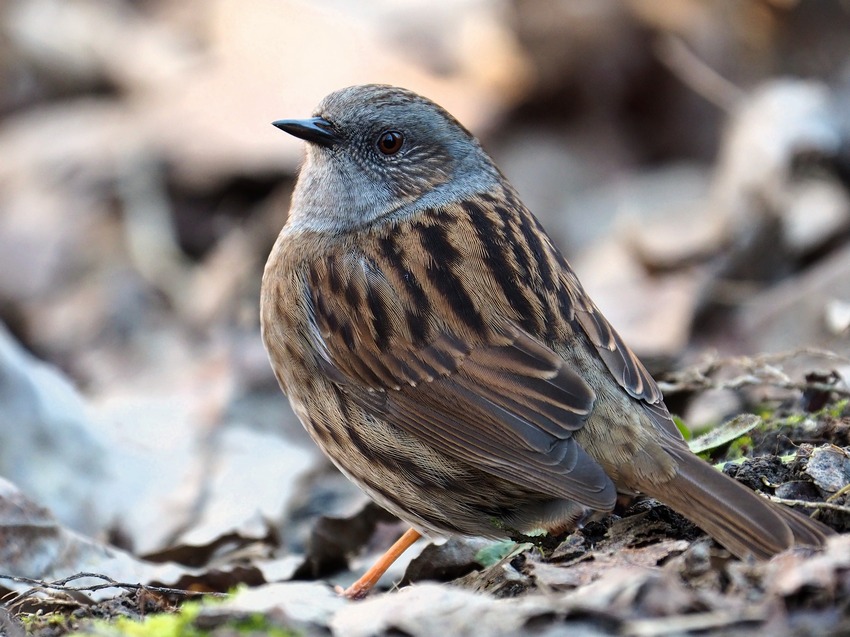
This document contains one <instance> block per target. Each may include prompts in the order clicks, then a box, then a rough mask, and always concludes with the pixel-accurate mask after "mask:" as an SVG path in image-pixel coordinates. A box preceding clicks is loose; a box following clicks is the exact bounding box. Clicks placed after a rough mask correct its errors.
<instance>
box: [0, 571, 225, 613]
mask: <svg viewBox="0 0 850 637" xmlns="http://www.w3.org/2000/svg"><path fill="white" fill-rule="evenodd" d="M86 577H92V578H95V579H99V580H103V581H104V582H105V583H104V584H89V585H87V586H69V583H70V582H74V581H76V580H80V579H83V578H86ZM2 580H10V581H13V582H18V583H20V584H29V585H30V586H32V588H30V589H27V590H25V591H23V592H22V593H18V594H17V595H15V596H14V597H12V598H11V600H9V601H8V602H7V605H8V607H10V608H11V607H13V606H16V605H18V604H20V603H21V602H22V601H24V600H25V599H27V598H28V597H30V596H31V595H33V594H35V593H39V592H51V591H56V592H60V593H85V592H89V593H91V592H95V591H99V590H104V589H107V588H121V589H124V590H128V591H150V592H154V593H161V594H164V595H180V596H182V597H227V593H213V592H209V593H205V592H200V591H187V590H183V589H181V588H169V587H167V586H150V585H147V584H131V583H129V582H118V581H116V580H114V579H112V578H111V577H108V576H106V575H102V574H100V573H75V574H74V575H69V576H68V577H64V578H62V579H58V580H53V581H45V580H37V579H31V578H29V577H20V576H16V575H4V574H3V573H0V581H2Z"/></svg>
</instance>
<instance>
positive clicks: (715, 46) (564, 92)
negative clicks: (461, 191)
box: [0, 0, 850, 561]
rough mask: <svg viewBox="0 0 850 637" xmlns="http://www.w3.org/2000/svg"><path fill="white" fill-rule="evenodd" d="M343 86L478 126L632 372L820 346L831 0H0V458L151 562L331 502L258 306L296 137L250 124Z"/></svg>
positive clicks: (844, 163) (832, 102)
mask: <svg viewBox="0 0 850 637" xmlns="http://www.w3.org/2000/svg"><path fill="white" fill-rule="evenodd" d="M366 82H380V83H390V84H397V85H401V86H405V87H407V88H410V89H413V90H415V91H417V92H419V93H422V94H424V95H426V96H428V97H430V98H432V99H433V100H434V101H436V102H438V103H440V104H441V105H443V106H444V107H446V108H447V109H448V110H449V111H451V112H452V113H453V114H455V115H456V116H457V117H458V118H459V119H460V120H461V121H462V122H463V123H465V124H466V125H467V126H468V127H469V128H470V129H471V130H472V131H473V132H474V133H475V134H476V135H478V136H479V137H480V138H481V140H482V143H483V144H484V146H485V148H486V149H487V150H488V151H489V152H490V153H491V154H492V156H493V157H494V159H495V160H496V163H497V164H498V165H499V166H500V167H501V168H502V170H503V171H504V172H505V173H506V175H507V176H508V178H509V179H510V180H511V181H512V182H513V184H514V185H515V186H516V188H517V189H518V190H519V192H520V194H521V196H522V197H523V199H524V201H525V202H526V203H527V204H528V206H529V207H530V208H531V209H532V210H533V211H534V213H535V214H536V215H537V216H538V217H539V218H540V219H541V220H542V221H543V224H544V225H545V226H546V227H547V228H548V229H549V231H550V233H551V234H552V236H553V238H554V239H555V241H556V243H557V244H558V245H559V246H560V247H561V248H562V250H563V251H564V253H565V255H566V256H567V258H568V259H569V260H570V262H571V263H572V264H573V266H574V268H575V269H576V271H577V272H578V274H579V277H580V278H581V279H582V281H583V282H584V284H585V287H586V288H587V290H588V291H589V293H590V294H591V296H592V297H593V298H594V299H595V301H596V302H597V304H598V305H599V306H600V307H601V309H602V310H603V312H604V313H605V314H606V315H607V317H608V318H609V320H610V321H611V322H612V323H613V324H614V325H615V327H616V328H617V329H618V330H619V331H620V332H621V334H622V336H623V337H624V339H625V340H626V342H627V343H629V344H630V345H631V346H632V347H633V348H634V349H635V350H636V351H637V352H638V353H639V354H640V355H641V356H642V357H644V358H645V359H646V361H647V362H648V363H649V366H650V367H651V369H652V370H653V371H654V372H656V373H657V374H659V375H661V376H662V377H663V375H664V374H665V373H667V372H669V371H671V370H675V369H681V368H683V367H684V366H686V365H688V364H691V363H693V362H695V361H699V360H702V359H704V357H705V356H707V355H708V356H711V355H718V356H719V355H723V356H728V355H744V354H761V353H765V352H767V353H770V352H784V351H788V350H798V349H800V348H811V347H818V348H826V349H830V350H833V351H836V352H839V353H842V354H844V355H847V354H850V336H848V324H850V198H848V188H850V136H849V135H850V4H848V3H847V2H800V1H794V0H725V1H724V0H720V1H716V0H711V1H710V0H670V1H668V2H655V1H653V0H622V1H614V0H569V1H567V0H563V1H560V2H559V1H556V0H456V1H452V2H442V3H437V2H433V1H426V0H404V1H390V0H369V1H363V2H356V3H355V2H346V1H345V0H315V1H307V0H303V1H299V0H251V1H246V0H179V1H177V0H135V1H133V0H123V1H122V0H0V475H2V476H4V477H5V478H7V479H8V480H10V481H11V482H12V483H14V484H15V485H17V487H19V488H20V489H21V491H22V492H23V493H24V494H26V495H27V496H29V497H31V498H33V499H34V500H35V501H36V502H38V503H40V504H42V505H44V506H45V507H47V508H48V509H49V510H50V511H52V512H53V514H55V515H56V516H57V518H58V520H59V521H61V523H62V524H64V525H67V526H69V527H71V528H73V529H76V530H78V531H81V532H84V533H86V534H88V535H91V536H94V537H97V538H99V539H100V540H103V541H110V542H112V543H113V544H116V545H118V546H121V547H124V548H126V549H128V550H130V551H132V552H134V553H135V554H137V555H143V556H147V557H149V558H151V559H154V558H156V559H165V558H168V559H178V560H179V559H184V561H186V559H188V558H186V557H185V556H186V553H185V552H183V553H181V550H183V549H185V547H205V549H204V551H205V552H203V558H197V557H194V558H191V559H195V560H196V561H203V560H205V559H207V558H208V557H209V556H210V555H211V554H212V553H213V552H214V551H216V550H220V547H221V546H222V543H223V542H224V540H223V539H222V538H228V540H227V541H228V542H236V541H235V540H233V538H241V539H240V541H239V542H236V544H239V543H240V542H242V541H244V540H245V538H247V539H249V540H252V541H260V540H264V539H265V538H268V537H271V536H274V537H275V538H276V539H275V542H277V544H278V545H282V546H285V547H286V546H288V547H290V549H291V550H293V551H297V550H298V548H299V547H300V546H301V545H302V544H301V543H302V542H303V539H304V537H305V533H306V532H305V531H304V530H303V529H302V528H301V527H299V526H298V525H299V524H300V522H299V520H304V519H311V518H310V516H315V514H316V513H317V512H327V511H332V512H333V511H337V512H340V511H346V510H349V509H350V508H351V505H350V502H351V500H352V499H356V498H358V497H359V496H357V495H356V493H355V492H353V491H347V490H346V489H348V487H346V486H345V483H344V482H339V481H338V480H337V478H336V477H335V474H334V473H333V472H332V471H331V470H329V469H328V467H327V465H326V463H325V462H324V461H323V460H321V459H320V458H319V457H318V456H317V455H316V454H317V452H315V450H314V449H313V447H312V446H311V444H310V443H309V441H308V440H307V439H306V435H305V434H304V433H303V432H302V431H301V428H300V426H299V425H298V423H297V422H295V420H294V418H293V416H292V414H291V412H290V410H289V407H288V405H287V403H286V401H285V399H284V398H283V396H282V395H281V394H280V392H279V390H278V388H277V385H276V383H275V380H274V377H273V376H272V373H271V370H270V368H269V365H268V362H267V360H266V355H265V352H264V350H263V347H262V344H261V342H260V337H259V322H258V296H259V286H260V277H261V273H262V268H263V265H264V263H265V259H266V256H267V254H268V252H269V250H270V248H271V246H272V244H273V242H274V240H275V237H276V236H277V233H278V232H279V230H280V228H281V226H282V225H283V223H284V222H285V220H286V213H287V207H288V202H289V197H290V193H291V190H292V187H293V184H294V180H295V176H296V170H297V166H298V163H299V160H300V157H301V155H302V152H303V148H302V145H301V143H299V142H298V141H297V140H295V139H293V138H290V137H288V136H286V135H283V134H281V133H280V131H278V130H276V129H274V128H273V127H272V126H271V124H270V123H271V121H273V120H275V119H279V118H284V117H287V118H288V117H306V116H309V115H310V114H311V112H312V109H313V108H314V106H315V105H316V104H317V103H318V101H319V100H320V99H321V98H322V97H323V96H324V95H325V94H327V93H329V92H331V91H333V90H335V89H337V88H341V87H343V86H347V85H351V84H358V83H366ZM842 365H844V366H845V367H842ZM827 367H829V368H830V369H832V368H836V369H838V370H839V373H844V374H847V371H846V363H841V364H838V363H835V362H831V363H829V365H827ZM842 370H843V371H842ZM675 408H676V411H679V412H680V413H682V414H683V415H684V416H685V418H686V421H687V422H688V424H689V425H694V426H700V425H704V424H710V423H713V422H717V421H719V420H721V419H722V418H724V417H726V416H727V415H729V414H730V413H734V411H735V409H737V408H740V404H739V403H736V402H735V400H734V397H733V399H731V400H730V399H729V396H726V397H725V398H724V397H723V396H717V395H716V396H714V397H713V398H712V399H711V400H707V401H706V400H702V401H697V400H695V401H690V402H682V401H680V402H677V403H676V405H675ZM7 488H8V489H11V487H10V486H9V487H7ZM0 491H2V490H0ZM4 493H5V495H4V496H3V497H6V496H8V493H11V491H5V492H4ZM340 493H343V494H344V495H339V494H340ZM357 502H360V500H357ZM0 510H2V507H0ZM0 524H2V520H0ZM181 547H182V548H181ZM211 547H212V548H211ZM216 547H218V548H216ZM195 555H196V556H197V554H195ZM181 556H182V557H181ZM191 559H189V561H191Z"/></svg>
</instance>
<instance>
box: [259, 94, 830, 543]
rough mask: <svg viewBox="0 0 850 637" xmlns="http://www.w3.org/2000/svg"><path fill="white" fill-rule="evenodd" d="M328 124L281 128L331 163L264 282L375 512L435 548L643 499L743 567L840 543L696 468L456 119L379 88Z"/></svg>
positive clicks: (653, 394) (270, 316) (278, 360)
mask: <svg viewBox="0 0 850 637" xmlns="http://www.w3.org/2000/svg"><path fill="white" fill-rule="evenodd" d="M315 115H316V118H314V119H312V120H305V121H282V122H276V125H278V126H279V127H280V128H282V129H284V130H286V131H288V132H291V133H293V134H295V135H296V136H299V137H302V138H304V139H307V141H309V142H311V143H310V144H308V156H307V162H306V164H305V166H304V168H303V169H302V172H301V175H300V177H299V182H298V186H297V187H296V192H295V194H294V196H293V204H292V209H291V211H290V218H289V220H288V222H287V225H286V226H285V228H284V230H283V231H282V233H281V235H280V237H279V239H278V241H277V243H276V244H275V247H274V249H273V251H272V253H271V256H270V257H269V261H268V264H267V266H266V271H265V275H264V277H263V291H262V311H261V317H262V326H263V338H264V341H265V344H266V347H267V349H268V352H269V356H270V359H271V362H272V366H273V367H274V370H275V373H276V375H277V378H278V380H279V382H280V384H281V387H282V388H283V390H284V392H285V393H286V394H287V395H288V396H289V399H290V401H291V403H292V405H293V408H294V409H295V411H296V413H297V414H298V417H299V418H300V419H301V421H302V423H303V424H304V426H305V427H306V428H307V430H308V431H309V432H310V434H311V436H312V437H313V439H314V440H315V441H316V443H317V444H318V445H319V446H320V447H321V448H322V449H323V450H324V451H325V453H327V454H328V456H329V457H330V458H331V459H332V460H333V461H334V463H335V464H336V465H337V466H338V467H339V468H340V469H341V470H342V471H343V472H344V473H345V474H346V475H348V477H349V478H351V479H352V480H353V481H354V482H356V483H357V484H358V485H360V486H361V487H362V488H363V489H365V490H366V491H367V492H368V493H369V494H370V495H371V496H372V497H373V498H374V499H375V500H377V501H378V502H379V503H380V504H382V505H383V506H385V507H386V508H388V509H389V510H390V511H392V512H393V513H395V514H396V515H398V516H399V517H401V518H402V519H404V520H406V521H408V522H409V523H410V524H412V525H413V526H414V527H416V528H417V529H419V530H421V531H423V532H435V533H437V534H453V533H457V534H465V535H480V536H490V537H504V536H508V535H511V534H512V533H514V532H527V531H530V530H532V529H535V528H540V527H544V528H547V529H549V530H553V531H554V530H558V531H560V530H564V529H567V528H570V527H573V526H575V525H576V524H577V523H580V522H581V520H582V519H583V518H584V517H585V516H586V515H587V514H588V513H589V512H592V511H608V510H610V509H611V508H612V507H613V505H614V501H615V497H616V492H617V490H620V491H629V492H641V493H645V494H648V495H650V496H653V497H655V498H657V499H659V500H661V501H662V502H665V503H667V504H669V505H670V506H672V507H673V508H674V509H676V510H677V511H679V512H680V513H682V514H683V515H685V516H686V517H688V518H690V519H692V520H693V521H694V522H696V523H697V524H699V525H700V526H701V527H702V528H703V529H705V530H706V531H707V532H709V533H710V534H711V535H712V536H713V537H715V538H716V539H717V540H718V541H719V542H720V543H721V544H723V545H724V546H725V547H726V548H728V549H729V550H730V551H732V552H733V553H734V554H736V555H738V556H745V555H754V556H756V557H759V558H765V557H769V556H771V555H773V554H775V553H777V552H779V551H782V550H784V549H786V548H788V547H790V546H793V545H795V544H804V545H809V546H815V547H817V546H821V545H822V544H823V542H824V538H825V535H826V534H827V533H828V532H829V530H828V529H827V528H826V527H824V526H822V525H821V524H819V523H817V522H815V521H812V520H810V519H809V518H806V517H804V516H802V515H799V514H797V513H795V512H794V511H791V510H790V509H787V508H783V507H780V506H777V505H774V504H772V503H770V502H768V501H767V500H765V499H763V498H760V497H759V496H757V495H755V494H754V493H752V492H751V491H749V490H748V489H746V488H745V487H743V486H741V485H740V484H738V483H737V482H735V481H734V480H732V479H730V478H728V477H726V476H724V475H722V474H721V473H719V472H717V471H716V470H715V469H713V468H712V467H711V466H709V465H707V464H706V463H704V462H703V461H701V460H699V459H698V458H696V457H695V456H694V455H692V454H691V453H690V451H689V450H688V448H687V446H686V444H685V443H684V441H683V440H682V437H681V435H680V433H679V432H678V430H677V429H676V427H675V425H674V424H673V421H672V420H671V418H670V415H669V413H668V412H667V409H666V407H665V406H664V403H663V401H662V397H661V393H660V392H659V390H658V387H657V385H656V384H655V382H654V381H653V379H652V378H651V377H650V375H649V374H648V373H647V371H646V370H645V368H644V367H643V365H642V364H641V363H640V361H639V360H638V359H637V358H636V357H635V356H634V354H633V353H632V352H631V351H630V350H629V349H628V348H627V347H626V345H625V344H624V343H623V342H622V341H621V340H620V338H619V336H618V335H617V333H616V332H615V331H614V330H613V329H612V328H611V326H610V325H609V324H608V322H607V321H606V320H605V318H604V317H603V316H602V315H601V314H600V313H599V311H598V310H597V308H596V307H595V306H594V305H593V302H592V301H591V300H590V299H589V298H588V296H587V295H586V294H585V292H584V290H583V289H582V287H581V284H580V283H579V281H578V279H577V278H576V276H575V274H574V273H573V271H572V270H571V269H570V267H569V265H568V264H567V262H566V261H565V260H564V258H563V257H562V256H561V254H560V252H559V251H558V249H557V248H556V247H555V246H554V245H553V243H552V241H551V240H550V239H549V237H548V236H547V234H546V232H545V231H544V229H543V228H542V226H541V225H540V224H539V223H538V221H537V220H536V219H535V218H534V217H533V216H532V214H531V213H530V212H529V211H528V210H527V209H526V208H525V206H524V205H523V204H522V202H521V201H520V200H519V198H518V197H517V194H516V193H515V192H514V190H513V189H512V187H511V186H510V185H509V184H508V182H507V181H506V180H505V179H504V177H503V176H502V175H501V173H499V171H498V169H497V168H495V166H494V165H493V164H492V161H491V160H490V159H489V157H487V155H486V154H485V153H484V151H483V150H482V149H481V148H480V146H479V145H478V143H477V141H476V140H475V139H474V138H473V137H472V136H471V135H470V134H469V133H468V132H467V131H466V130H465V129H464V128H463V127H462V126H461V125H460V124H458V123H457V122H456V121H455V120H454V119H453V118H452V117H451V116H450V115H449V114H448V113H446V112H445V111H443V110H442V109H441V108H439V107H438V106H436V105H434V104H433V103H431V102H429V101H428V100H426V99H424V98H422V97H419V96H417V95H415V94H413V93H410V92H409V91H405V90H402V89H396V88H392V87H385V86H376V85H370V86H364V87H352V88H350V89H344V90H343V91H339V92H337V93H334V94H332V95H331V96H329V97H328V98H326V99H325V100H324V101H323V102H322V104H320V106H319V108H318V110H317V112H316V114H315ZM390 133H391V134H390ZM395 134H398V135H399V136H400V138H401V140H402V142H401V143H400V146H399V148H396V146H397V143H398V142H399V139H398V138H397V137H394V135H395ZM386 150H392V151H393V152H390V153H386V152H385V151H386Z"/></svg>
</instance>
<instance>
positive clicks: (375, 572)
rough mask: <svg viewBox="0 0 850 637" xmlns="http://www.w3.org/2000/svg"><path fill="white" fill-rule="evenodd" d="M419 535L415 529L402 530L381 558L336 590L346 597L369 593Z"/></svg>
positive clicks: (356, 596)
mask: <svg viewBox="0 0 850 637" xmlns="http://www.w3.org/2000/svg"><path fill="white" fill-rule="evenodd" d="M420 537H422V534H421V533H419V531H417V530H416V529H407V531H405V532H404V535H402V536H401V537H400V538H398V540H396V543H395V544H393V545H392V546H391V547H390V549H389V550H388V551H387V552H386V553H384V554H383V555H382V556H381V559H379V560H378V561H377V562H375V563H374V564H373V565H372V567H371V568H370V569H369V570H368V571H366V572H365V573H364V574H363V576H362V577H361V578H360V579H359V580H357V581H356V582H354V583H353V584H352V585H351V586H349V587H348V588H346V589H345V590H344V591H343V590H341V589H340V588H339V587H338V588H337V591H338V592H340V593H341V594H342V595H343V596H344V597H347V598H348V599H363V598H364V597H366V595H368V594H369V591H370V590H372V587H373V586H374V585H375V584H377V583H378V580H379V579H381V575H383V574H384V573H386V571H387V569H388V568H389V567H390V566H392V563H393V562H395V561H396V560H397V559H398V558H399V556H400V555H401V554H402V553H404V552H405V551H406V550H407V549H409V548H410V545H411V544H413V543H414V542H415V541H416V540H418V539H419V538H420Z"/></svg>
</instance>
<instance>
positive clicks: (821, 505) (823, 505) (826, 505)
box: [767, 495, 850, 513]
mask: <svg viewBox="0 0 850 637" xmlns="http://www.w3.org/2000/svg"><path fill="white" fill-rule="evenodd" d="M767 497H768V498H769V499H770V500H771V501H773V502H778V503H779V504H787V505H788V506H800V507H804V508H806V509H816V510H818V511H821V510H824V509H828V510H830V511H839V512H841V513H850V506H845V505H842V504H833V503H832V502H809V501H808V500H791V499H789V498H780V497H779V496H776V495H768V496H767Z"/></svg>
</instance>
